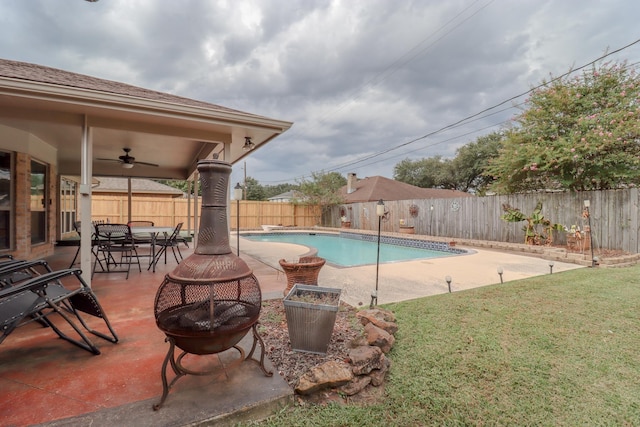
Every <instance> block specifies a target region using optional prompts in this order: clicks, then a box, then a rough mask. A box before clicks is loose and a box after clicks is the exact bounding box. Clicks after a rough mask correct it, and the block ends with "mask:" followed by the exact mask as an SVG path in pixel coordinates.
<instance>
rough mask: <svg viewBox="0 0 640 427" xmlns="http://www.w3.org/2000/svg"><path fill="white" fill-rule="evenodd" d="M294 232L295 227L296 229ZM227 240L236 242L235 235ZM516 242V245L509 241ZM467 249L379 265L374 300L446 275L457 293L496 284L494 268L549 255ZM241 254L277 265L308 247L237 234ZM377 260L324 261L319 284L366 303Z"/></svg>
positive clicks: (508, 276) (507, 277) (519, 268)
mask: <svg viewBox="0 0 640 427" xmlns="http://www.w3.org/2000/svg"><path fill="white" fill-rule="evenodd" d="M298 231H299V230H298ZM231 243H232V244H233V245H235V243H236V236H233V238H232V239H231ZM514 246H516V245H514ZM456 247H459V248H461V249H467V250H468V251H469V252H468V254H466V255H456V256H447V257H443V258H432V259H425V260H419V261H405V262H396V263H386V264H380V266H379V275H378V304H385V303H390V302H397V301H403V300H410V299H415V298H420V297H425V296H430V295H436V294H441V293H445V292H448V285H447V282H446V280H445V278H446V276H450V277H451V279H452V281H451V291H452V292H458V291H463V290H467V289H472V288H476V287H479V286H486V285H492V284H497V283H500V276H499V275H498V272H497V271H498V267H501V268H502V270H503V275H502V278H503V280H504V282H505V283H508V282H509V281H512V280H518V279H524V278H527V277H532V276H539V275H543V274H549V273H550V271H551V269H550V267H549V262H550V261H549V260H547V259H543V258H540V257H537V256H526V255H519V254H515V253H513V252H506V251H499V250H489V249H478V248H472V247H465V246H461V245H457V246H456ZM240 249H241V251H242V252H243V253H245V254H247V255H249V256H251V257H253V258H255V259H258V260H260V261H262V262H263V263H265V264H267V265H270V266H271V267H273V268H275V269H280V265H279V263H278V260H280V259H281V258H284V259H286V260H289V261H292V260H295V259H297V258H298V257H299V256H301V255H303V254H304V253H306V252H307V250H308V249H307V248H306V247H305V246H300V245H295V244H289V243H272V242H269V243H267V242H255V241H251V240H248V239H246V238H242V235H241V237H240ZM576 268H582V266H581V265H578V264H573V263H567V262H561V261H557V260H555V261H553V273H560V272H562V271H567V270H572V269H576ZM375 282H376V265H375V264H374V265H366V266H362V267H349V268H341V267H336V266H333V265H329V264H326V265H325V266H324V267H323V268H322V270H320V276H319V278H318V284H319V285H320V286H327V287H334V288H341V289H342V296H341V298H342V300H343V301H345V302H347V303H348V304H350V305H353V306H356V307H358V306H361V305H368V304H369V303H370V301H371V292H372V291H373V290H375Z"/></svg>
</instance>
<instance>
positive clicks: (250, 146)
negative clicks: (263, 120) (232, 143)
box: [242, 136, 256, 151]
mask: <svg viewBox="0 0 640 427" xmlns="http://www.w3.org/2000/svg"><path fill="white" fill-rule="evenodd" d="M255 146H256V144H254V143H253V141H251V137H250V136H245V137H244V145H243V146H242V150H243V151H251V150H253V149H254V148H255Z"/></svg>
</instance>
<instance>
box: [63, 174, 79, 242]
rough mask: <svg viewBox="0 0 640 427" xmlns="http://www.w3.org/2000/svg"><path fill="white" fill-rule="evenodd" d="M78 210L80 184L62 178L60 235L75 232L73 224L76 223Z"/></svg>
mask: <svg viewBox="0 0 640 427" xmlns="http://www.w3.org/2000/svg"><path fill="white" fill-rule="evenodd" d="M77 210H78V183H77V182H75V181H71V180H69V179H66V178H60V234H61V236H64V235H65V234H67V233H71V232H73V231H75V229H74V228H73V223H74V222H75V221H76V217H77V216H78V215H77Z"/></svg>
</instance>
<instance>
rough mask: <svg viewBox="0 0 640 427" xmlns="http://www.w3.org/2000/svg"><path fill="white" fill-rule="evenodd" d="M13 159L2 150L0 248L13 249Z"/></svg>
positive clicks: (0, 157) (0, 156) (0, 161)
mask: <svg viewBox="0 0 640 427" xmlns="http://www.w3.org/2000/svg"><path fill="white" fill-rule="evenodd" d="M12 180H13V159H12V156H11V153H5V152H2V151H0V250H2V249H11V242H12V238H11V230H13V221H12V220H13V215H12V213H13V197H12V189H13V185H12Z"/></svg>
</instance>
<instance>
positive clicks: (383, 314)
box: [356, 308, 398, 335]
mask: <svg viewBox="0 0 640 427" xmlns="http://www.w3.org/2000/svg"><path fill="white" fill-rule="evenodd" d="M356 317H357V318H359V319H360V323H362V325H363V326H366V325H367V324H369V323H373V324H374V325H376V326H377V327H379V328H381V329H384V330H385V331H387V332H388V333H390V334H392V335H393V334H395V333H396V332H398V325H397V323H395V322H396V317H395V315H394V314H393V313H392V312H390V311H388V310H383V309H380V308H374V309H369V310H361V311H359V312H357V313H356Z"/></svg>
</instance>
